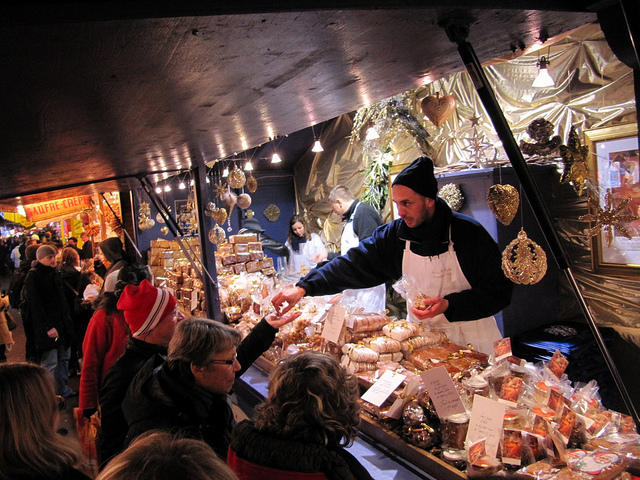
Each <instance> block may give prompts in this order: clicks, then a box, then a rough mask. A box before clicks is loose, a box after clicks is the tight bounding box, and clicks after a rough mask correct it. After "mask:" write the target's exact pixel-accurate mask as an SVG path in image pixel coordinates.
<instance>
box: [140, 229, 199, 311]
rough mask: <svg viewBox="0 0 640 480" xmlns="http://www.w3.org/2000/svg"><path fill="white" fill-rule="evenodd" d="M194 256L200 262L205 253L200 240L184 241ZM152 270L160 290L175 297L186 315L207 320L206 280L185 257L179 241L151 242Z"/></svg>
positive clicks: (150, 259) (190, 239)
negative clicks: (201, 248)
mask: <svg viewBox="0 0 640 480" xmlns="http://www.w3.org/2000/svg"><path fill="white" fill-rule="evenodd" d="M183 242H185V243H186V244H187V247H188V248H189V250H190V254H191V255H192V256H193V258H194V259H195V260H196V261H200V258H201V252H200V244H199V242H198V239H197V238H195V237H190V238H184V239H183ZM149 267H150V268H151V273H152V274H153V278H154V280H155V283H156V285H157V286H161V287H163V288H167V289H169V290H170V291H171V293H173V295H174V296H175V297H176V299H177V300H178V303H179V304H180V309H181V310H182V312H184V313H188V314H190V315H194V316H198V317H206V316H207V313H206V301H205V294H204V288H203V285H202V280H201V279H200V278H199V277H198V275H197V273H196V271H195V269H194V268H193V267H192V266H191V264H190V263H189V262H188V261H187V257H186V255H185V253H184V252H183V251H182V249H181V248H180V245H179V244H178V242H177V241H175V240H165V239H161V238H160V239H157V240H152V241H151V249H150V250H149Z"/></svg>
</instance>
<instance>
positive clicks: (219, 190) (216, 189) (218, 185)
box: [213, 182, 228, 198]
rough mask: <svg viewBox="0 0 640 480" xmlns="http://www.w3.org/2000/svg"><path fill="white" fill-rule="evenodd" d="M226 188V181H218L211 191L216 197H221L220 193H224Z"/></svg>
mask: <svg viewBox="0 0 640 480" xmlns="http://www.w3.org/2000/svg"><path fill="white" fill-rule="evenodd" d="M227 190H228V188H227V184H226V183H222V182H218V183H216V184H215V185H214V186H213V193H214V194H215V196H216V197H218V198H222V195H224V194H225V193H226V191H227Z"/></svg>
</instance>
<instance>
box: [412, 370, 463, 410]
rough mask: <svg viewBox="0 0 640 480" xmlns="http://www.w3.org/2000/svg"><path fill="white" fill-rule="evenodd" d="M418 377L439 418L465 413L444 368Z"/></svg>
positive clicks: (428, 371)
mask: <svg viewBox="0 0 640 480" xmlns="http://www.w3.org/2000/svg"><path fill="white" fill-rule="evenodd" d="M420 377H421V378H422V382H423V383H424V386H425V387H426V388H427V392H429V397H430V398H431V401H432V402H433V406H434V407H435V409H436V412H438V416H439V417H440V418H444V417H448V416H449V415H454V414H456V413H464V412H466V409H465V408H464V404H463V403H462V400H461V399H460V395H459V394H458V391H457V390H456V387H455V385H454V384H453V380H451V376H450V375H449V372H447V369H446V368H445V367H444V366H440V367H436V368H434V369H431V370H427V371H426V372H422V373H421V374H420Z"/></svg>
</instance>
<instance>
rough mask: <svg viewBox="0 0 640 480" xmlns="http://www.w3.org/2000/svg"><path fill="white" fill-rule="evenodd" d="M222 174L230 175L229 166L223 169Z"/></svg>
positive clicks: (224, 175)
mask: <svg viewBox="0 0 640 480" xmlns="http://www.w3.org/2000/svg"><path fill="white" fill-rule="evenodd" d="M222 176H223V177H228V176H229V167H224V170H223V171H222Z"/></svg>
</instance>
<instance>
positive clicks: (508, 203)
mask: <svg viewBox="0 0 640 480" xmlns="http://www.w3.org/2000/svg"><path fill="white" fill-rule="evenodd" d="M487 204H489V208H490V209H491V211H492V212H493V214H494V215H495V216H496V218H497V219H498V220H499V221H500V223H502V224H503V225H509V224H510V223H511V222H512V221H513V218H514V217H515V216H516V213H517V212H518V205H519V204H520V194H519V193H518V190H516V188H515V187H514V186H513V185H509V184H507V185H492V186H491V187H489V191H488V192H487Z"/></svg>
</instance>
